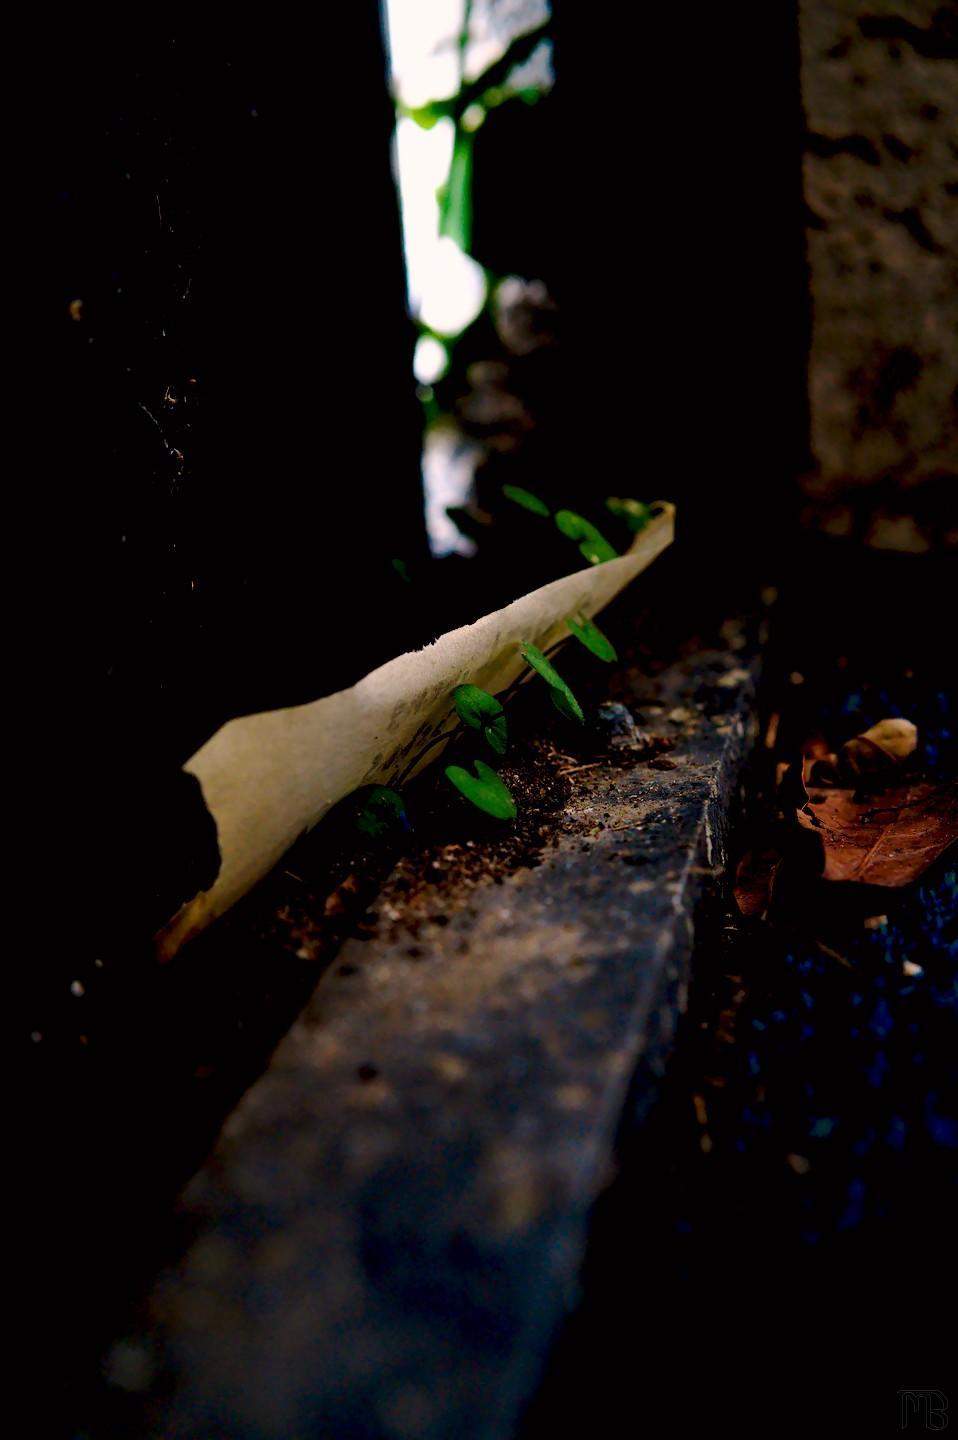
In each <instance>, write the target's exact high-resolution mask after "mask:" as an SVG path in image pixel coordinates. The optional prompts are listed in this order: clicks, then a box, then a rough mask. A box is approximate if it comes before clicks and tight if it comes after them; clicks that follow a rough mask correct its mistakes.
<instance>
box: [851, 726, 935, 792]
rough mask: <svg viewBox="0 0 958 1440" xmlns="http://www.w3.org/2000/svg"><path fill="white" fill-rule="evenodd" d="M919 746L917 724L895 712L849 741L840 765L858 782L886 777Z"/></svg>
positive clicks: (860, 783) (867, 781)
mask: <svg viewBox="0 0 958 1440" xmlns="http://www.w3.org/2000/svg"><path fill="white" fill-rule="evenodd" d="M917 746H918V728H917V726H915V725H914V724H912V722H911V721H910V720H905V719H903V718H902V717H901V716H894V717H891V718H889V719H887V720H879V722H878V724H877V725H873V726H872V727H871V729H870V730H865V731H863V732H862V734H861V735H856V736H855V738H854V740H848V741H846V743H845V744H844V745H843V746H842V748H841V753H840V755H839V765H840V768H841V770H842V773H843V775H844V776H845V777H846V779H848V780H849V781H852V782H854V783H856V784H858V785H862V784H867V783H869V782H871V781H874V780H884V779H887V778H888V777H889V776H891V775H893V774H894V773H895V771H896V770H898V769H899V768H900V767H901V766H902V765H904V763H905V761H906V760H908V759H909V757H910V756H912V755H913V754H914V753H915V750H916V749H917Z"/></svg>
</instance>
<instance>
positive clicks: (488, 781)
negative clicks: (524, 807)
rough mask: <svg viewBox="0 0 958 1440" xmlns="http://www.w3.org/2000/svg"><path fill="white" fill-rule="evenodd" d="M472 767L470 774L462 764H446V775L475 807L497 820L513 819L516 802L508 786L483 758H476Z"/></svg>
mask: <svg viewBox="0 0 958 1440" xmlns="http://www.w3.org/2000/svg"><path fill="white" fill-rule="evenodd" d="M474 768H475V771H476V773H475V775H470V773H469V771H468V770H466V769H465V768H464V767H463V766H462V765H447V766H446V777H447V779H449V780H450V781H451V782H452V784H453V785H455V787H456V789H457V790H458V791H460V793H461V794H463V795H464V796H465V797H466V799H467V800H469V801H471V802H472V804H473V805H475V806H476V807H477V809H479V810H484V811H485V813H486V814H487V815H492V816H494V817H495V819H497V820H514V819H515V817H516V802H515V801H514V800H513V798H512V796H511V795H510V793H509V787H508V786H507V785H506V784H505V782H504V781H502V780H500V779H499V776H498V775H497V774H496V772H495V770H493V768H492V766H491V765H487V764H486V762H485V761H484V760H476V761H475V762H474Z"/></svg>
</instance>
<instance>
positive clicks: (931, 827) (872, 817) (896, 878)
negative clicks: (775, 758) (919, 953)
mask: <svg viewBox="0 0 958 1440" xmlns="http://www.w3.org/2000/svg"><path fill="white" fill-rule="evenodd" d="M855 794H856V792H855V791H854V790H831V791H829V792H828V793H827V794H826V795H825V796H823V798H822V800H821V802H820V803H819V804H817V805H816V806H815V820H813V819H812V817H811V816H810V815H808V814H807V813H805V812H804V811H801V810H800V811H798V823H799V825H800V826H802V828H803V829H805V830H809V831H810V832H811V833H812V834H814V835H816V836H817V837H818V840H819V842H820V844H821V846H822V849H823V852H824V869H823V872H822V874H823V878H824V879H826V880H840V881H846V882H849V881H850V882H853V883H855V884H859V885H880V886H886V887H898V886H901V885H910V884H911V883H912V881H913V880H917V879H918V878H919V877H920V876H921V875H922V874H923V873H924V872H925V870H927V869H928V867H929V865H931V864H932V863H933V862H934V861H935V860H937V859H938V857H939V856H940V855H943V854H944V853H945V851H946V850H947V849H948V848H949V846H950V845H952V844H954V842H955V840H956V839H958V783H955V782H954V781H953V782H951V783H950V784H948V785H943V786H935V785H930V784H928V783H927V782H925V781H921V782H915V783H914V784H912V785H899V786H896V787H895V788H894V789H891V790H886V791H884V792H883V793H882V794H881V795H880V796H878V797H872V798H869V799H867V800H857V799H855ZM815 821H817V824H816V823H815Z"/></svg>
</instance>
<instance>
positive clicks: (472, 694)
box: [452, 685, 509, 755]
mask: <svg viewBox="0 0 958 1440" xmlns="http://www.w3.org/2000/svg"><path fill="white" fill-rule="evenodd" d="M452 698H453V703H454V704H455V707H456V711H457V713H458V715H459V719H460V720H461V721H462V722H463V724H464V725H468V726H469V728H470V729H471V730H481V731H482V734H483V736H484V737H485V740H486V742H487V743H488V744H489V745H491V747H492V749H493V750H495V752H496V754H497V755H504V754H505V753H506V746H507V744H508V733H509V727H508V724H507V722H506V712H505V711H504V710H503V708H502V706H501V705H500V704H499V701H498V700H497V699H496V698H495V696H494V695H490V694H489V692H488V691H487V690H480V688H479V686H478V685H457V686H456V688H455V690H454V691H453V692H452Z"/></svg>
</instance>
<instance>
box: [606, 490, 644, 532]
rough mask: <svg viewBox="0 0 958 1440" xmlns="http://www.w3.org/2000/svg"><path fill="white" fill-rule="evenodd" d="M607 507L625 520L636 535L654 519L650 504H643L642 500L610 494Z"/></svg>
mask: <svg viewBox="0 0 958 1440" xmlns="http://www.w3.org/2000/svg"><path fill="white" fill-rule="evenodd" d="M605 508H606V509H607V510H611V511H612V514H613V515H617V516H618V517H619V519H620V520H624V521H625V523H626V525H628V527H629V529H630V530H631V531H632V532H633V534H635V535H637V534H638V533H639V531H640V530H644V529H645V527H646V525H648V523H649V521H650V520H651V519H652V511H651V510H650V509H649V507H648V505H643V504H642V501H641V500H631V499H628V498H626V499H619V497H618V496H617V495H610V496H609V498H608V499H607V500H606V502H605Z"/></svg>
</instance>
